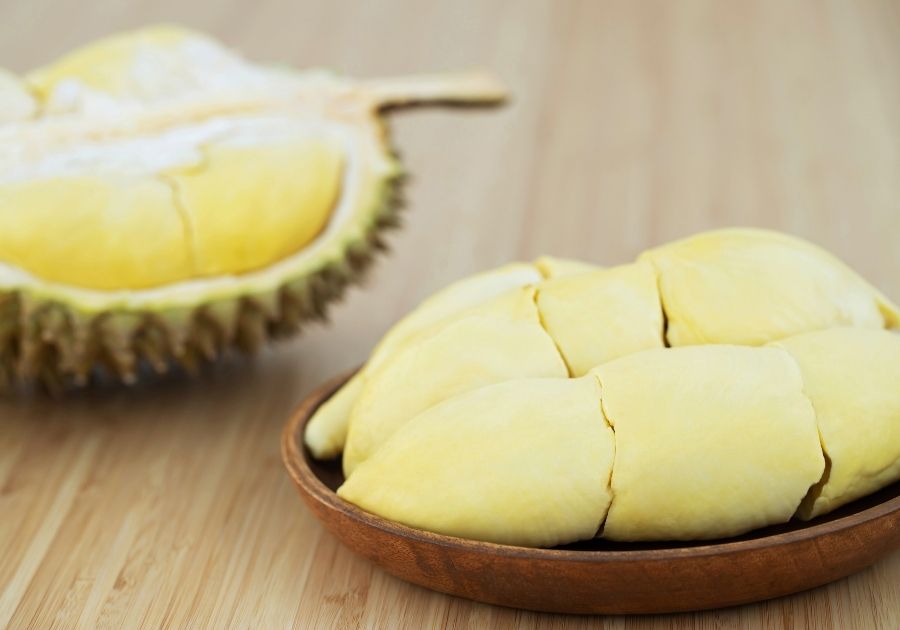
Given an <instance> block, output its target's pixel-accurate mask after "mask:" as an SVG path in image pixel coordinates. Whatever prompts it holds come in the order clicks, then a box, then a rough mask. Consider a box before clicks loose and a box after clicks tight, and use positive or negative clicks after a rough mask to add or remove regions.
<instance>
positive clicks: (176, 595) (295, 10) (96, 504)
mask: <svg viewBox="0 0 900 630" xmlns="http://www.w3.org/2000/svg"><path fill="white" fill-rule="evenodd" d="M156 21H179V22H184V23H186V24H188V25H191V26H194V27H198V28H201V29H204V30H208V31H210V32H212V33H213V34H215V35H217V36H219V37H221V38H223V39H224V40H226V41H227V42H228V43H229V44H232V45H234V46H237V47H240V48H241V49H243V50H244V51H245V52H246V53H247V54H248V55H249V56H251V57H252V58H254V59H261V60H272V61H286V62H290V63H293V64H297V65H309V66H329V67H333V68H336V69H338V70H341V71H344V72H347V73H349V74H353V75H359V76H366V77H368V76H378V75H387V74H399V73H407V72H421V71H433V70H445V69H457V68H467V67H471V66H475V65H484V66H487V67H489V68H492V69H494V70H495V71H496V72H498V73H499V74H500V76H502V77H503V78H504V80H505V81H506V82H508V84H509V86H510V87H511V89H512V91H513V93H514V101H513V102H512V103H511V104H510V105H509V106H508V107H507V108H505V109H503V110H496V111H484V112H482V111H473V112H469V111H449V112H438V111H423V112H412V113H408V114H404V115H402V117H401V116H397V117H396V120H395V126H394V128H395V131H396V143H397V145H398V146H399V147H401V148H402V152H403V154H404V156H405V158H406V160H407V163H408V165H409V166H410V167H411V169H412V170H413V171H414V173H415V178H414V180H413V181H412V183H411V185H410V187H409V194H408V200H409V206H410V209H409V211H408V212H407V213H406V227H405V229H404V230H403V231H402V232H395V233H393V234H392V235H391V238H390V242H391V245H392V247H393V253H392V255H391V256H390V257H389V258H386V259H383V260H381V261H380V264H379V265H378V266H377V269H376V270H375V272H374V273H373V274H372V275H371V277H370V281H369V283H368V284H367V286H366V288H364V289H357V290H353V291H352V292H351V294H350V295H349V297H348V299H347V300H346V301H345V302H344V303H343V304H341V305H339V306H338V307H337V308H335V309H334V310H333V318H332V323H331V325H329V326H327V327H324V326H314V327H311V328H310V329H309V330H307V332H306V334H305V335H303V336H302V337H300V338H298V339H296V340H294V341H291V342H287V343H283V344H281V345H278V346H276V347H274V348H271V349H267V350H266V351H264V352H262V353H261V354H259V355H258V356H257V357H255V358H253V359H252V360H241V359H237V358H232V359H229V360H227V361H226V362H224V363H223V364H221V365H218V366H216V367H214V368H212V369H210V370H208V371H206V372H204V373H203V374H202V375H201V376H199V377H198V378H193V379H189V378H186V377H183V376H173V377H169V378H162V379H159V380H157V381H155V382H150V383H144V384H142V385H140V386H137V387H134V388H130V389H129V388H115V387H106V388H103V389H101V390H94V391H87V392H82V393H76V394H72V395H69V396H66V397H64V398H63V399H61V400H50V399H47V398H43V397H41V396H29V397H20V398H16V399H9V398H7V399H5V400H0V549H2V550H3V552H2V555H0V627H3V626H9V627H13V628H26V627H27V628H50V627H61V628H67V627H76V626H78V627H86V628H93V627H98V628H99V627H108V628H120V627H124V628H133V627H147V628H156V627H188V626H190V627H210V628H226V627H234V628H285V627H291V626H293V627H347V628H351V627H357V626H366V627H401V626H405V627H413V628H424V627H449V628H483V627H488V626H490V625H493V626H495V627H500V628H504V627H508V628H513V627H516V628H518V627H523V628H538V627H554V628H578V627H608V628H631V627H643V626H644V625H646V626H648V627H664V628H681V627H686V628H732V627H735V628H737V627H740V628H770V627H772V628H776V627H808V628H851V629H852V628H860V629H863V628H865V629H869V628H879V627H880V628H898V627H900V554H894V555H893V556H891V557H889V558H886V559H885V560H883V561H881V562H880V563H879V564H877V565H875V566H874V567H872V568H870V569H869V570H867V571H865V572H863V573H861V574H859V575H856V576H854V577H851V578H849V579H845V580H842V581H840V582H838V583H835V584H832V585H830V586H827V587H824V588H820V589H817V590H814V591H811V592H807V593H802V594H799V595H796V596H793V597H788V598H784V599H780V600H775V601H770V602H765V603H761V604H757V605H750V606H744V607H740V608H734V609H727V610H721V611H714V612H706V613H696V614H684V615H677V616H667V617H655V618H650V617H645V618H603V619H599V618H593V619H592V618H578V617H566V616H553V615H542V614H535V613H529V612H522V611H516V610H509V609H502V608H496V607H491V606H487V605H481V604H476V603H473V602H469V601H465V600H461V599H455V598H451V597H447V596H444V595H440V594H437V593H432V592H429V591H426V590H423V589H421V588H418V587H414V586H411V585H408V584H405V583H403V582H400V581H399V580H396V579H394V578H392V577H390V576H388V575H386V574H385V573H383V572H381V571H380V570H378V569H376V568H375V567H373V566H372V565H370V564H368V563H367V562H366V561H363V560H361V559H359V558H357V557H355V556H354V555H352V554H351V553H350V552H349V551H347V550H346V549H344V548H342V547H341V546H340V545H338V544H337V543H336V542H335V540H334V539H332V538H331V537H330V536H329V535H328V534H327V533H326V532H325V531H324V530H323V529H322V527H320V525H319V524H318V523H317V521H316V520H315V519H314V518H313V517H312V515H311V513H310V512H308V511H307V510H306V509H305V508H304V507H303V505H302V504H301V502H300V500H299V499H298V497H297V496H296V493H295V490H294V488H293V487H292V486H291V483H290V481H289V479H288V477H287V475H286V474H285V471H284V469H283V467H282V464H281V461H280V457H279V440H278V438H279V432H280V430H281V427H282V424H283V422H284V421H285V420H286V418H287V416H288V413H289V412H290V410H291V408H292V407H293V406H294V405H295V404H297V403H298V402H299V401H300V400H301V399H302V398H303V396H304V395H305V394H306V393H308V392H309V391H310V390H311V389H312V388H313V387H314V386H316V385H317V384H319V383H320V382H322V381H323V380H325V379H326V378H328V377H330V376H332V375H334V374H336V373H337V372H339V371H342V370H345V369H347V368H349V367H351V366H353V365H355V364H358V363H359V362H361V361H362V360H363V359H364V358H365V356H366V354H367V352H368V350H369V349H370V348H371V346H372V345H373V343H374V342H375V341H376V340H377V339H378V337H379V336H380V334H381V333H383V331H384V330H385V329H386V328H387V327H388V326H389V325H390V324H391V323H392V322H393V321H395V320H396V319H397V318H398V317H399V316H400V315H401V314H403V313H404V312H405V311H407V310H408V309H409V308H410V307H411V306H413V305H414V304H415V303H416V302H417V301H418V300H420V299H421V298H423V297H424V296H426V295H427V294H429V293H430V292H431V291H433V290H435V289H436V288H438V287H441V286H442V285H444V284H446V283H447V282H449V281H450V280H452V279H454V278H457V277H460V276H462V275H464V274H468V273H471V272H474V271H476V270H479V269H482V268H486V267H490V266H493V265H498V264H501V263H503V262H505V261H508V260H511V259H516V258H528V257H532V256H535V255H537V254H540V253H554V254H558V255H566V256H573V257H583V258H586V259H588V260H592V261H596V262H599V263H606V264H611V263H615V262H624V261H626V260H628V259H630V258H632V257H634V256H635V255H636V254H637V253H638V252H639V251H640V250H641V249H643V248H645V247H648V246H651V245H654V244H657V243H660V242H662V241H664V240H668V239H671V238H674V237H678V236H682V235H686V234H688V233H691V232H694V231H698V230H702V229H706V228H711V227H717V226H724V225H757V226H763V227H770V228H777V229H782V230H786V231H788V232H792V233H795V234H798V235H801V236H803V237H807V238H810V239H812V240H814V241H816V242H818V243H820V244H822V245H824V246H825V247H827V248H829V249H831V250H832V251H834V252H835V253H837V254H838V255H839V256H841V257H842V258H844V259H845V260H846V261H848V262H849V263H850V264H851V265H852V266H854V267H855V268H857V269H858V270H859V271H860V272H861V273H862V274H864V275H865V276H866V277H868V278H869V279H870V280H872V281H873V282H875V283H876V284H878V285H879V286H880V287H881V288H882V289H884V290H885V291H886V292H887V293H888V294H889V295H890V296H892V297H893V298H894V299H900V5H898V4H897V3H896V2H891V1H889V0H885V1H884V2H860V3H852V4H851V3H844V2H837V1H834V2H815V3H813V2H809V3H806V2H789V3H785V2H781V1H780V0H772V1H770V2H747V3H721V2H715V1H712V0H711V1H709V2H702V1H693V0H691V1H685V2H679V3H673V2H657V3H652V2H646V3H645V2H640V3H633V2H624V1H623V2H605V1H604V2H600V1H587V0H586V1H584V2H571V1H559V2H551V1H549V0H548V1H546V2H538V1H525V2H513V1H512V0H510V1H478V0H469V1H457V2H448V3H440V4H437V3H419V2H415V1H414V0H381V1H378V2H375V1H372V2H365V3H362V2H360V3H346V2H328V3H325V2H320V3H316V2H292V1H290V0H283V1H279V0H254V1H252V2H251V1H250V0H232V1H230V2H223V3H215V4H214V3H206V2H184V1H183V0H180V1H176V0H162V1H158V0H153V1H151V0H143V1H141V2H134V3H126V2H111V1H108V0H106V1H104V0H78V1H76V0H70V1H56V0H53V1H50V0H31V1H28V2H25V1H20V0H0V65H4V66H6V67H9V68H11V69H13V70H19V71H21V70H25V69H27V68H29V67H32V66H35V65H37V64H40V63H43V62H45V61H48V60H50V59H51V58H52V57H54V56H55V55H57V54H59V53H62V52H63V51H65V50H66V49H69V48H71V47H73V46H75V45H77V44H79V43H82V42H84V41H86V40H88V39H90V38H92V37H95V36H98V35H100V34H103V33H107V32H110V31H113V30H118V29H121V28H126V27H133V26H137V25H140V24H143V23H146V22H156Z"/></svg>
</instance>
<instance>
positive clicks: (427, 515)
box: [338, 376, 614, 546]
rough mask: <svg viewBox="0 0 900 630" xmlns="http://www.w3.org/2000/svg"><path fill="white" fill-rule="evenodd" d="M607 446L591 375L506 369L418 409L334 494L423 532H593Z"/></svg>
mask: <svg viewBox="0 0 900 630" xmlns="http://www.w3.org/2000/svg"><path fill="white" fill-rule="evenodd" d="M613 456H614V444H613V436H612V432H611V431H610V429H609V427H608V426H607V425H606V423H605V422H604V420H603V414H602V412H601V410H600V398H599V391H598V387H597V383H596V380H595V379H594V378H593V377H591V376H588V377H586V378H581V379H524V380H511V381H508V382H504V383H499V384H495V385H489V386H487V387H482V388H480V389H476V390H474V391H471V392H468V393H466V394H462V395H460V396H457V397H455V398H451V399H449V400H447V401H445V402H443V403H441V404H439V405H436V406H434V407H432V408H431V409H429V410H427V411H425V412H423V413H421V414H419V415H417V416H416V417H415V418H413V419H412V420H411V421H410V422H408V423H407V424H406V425H404V426H403V427H402V428H401V429H399V430H398V431H397V433H396V434H395V435H394V437H393V438H392V439H391V440H390V441H389V442H388V443H387V444H386V445H385V446H384V447H383V448H382V449H380V450H379V451H378V452H376V453H375V454H374V455H373V456H372V457H371V458H369V459H368V460H367V461H365V462H364V463H363V464H361V465H360V466H359V467H358V468H357V469H356V470H355V471H354V472H353V474H352V475H350V477H349V478H348V479H347V480H346V481H345V482H344V484H343V485H342V486H341V487H340V488H339V489H338V496H340V497H342V498H343V499H345V500H347V501H350V502H351V503H355V504H356V505H359V506H360V507H362V508H363V509H365V510H368V511H370V512H373V513H375V514H379V515H381V516H383V517H385V518H389V519H391V520H394V521H397V522H400V523H404V524H406V525H410V526H412V527H419V528H422V529H427V530H429V531H433V532H438V533H442V534H448V535H452V536H461V537H464V538H471V539H475V540H484V541H491V542H499V543H504V544H512V545H528V546H552V545H557V544H562V543H567V542H572V541H576V540H582V539H585V538H591V537H592V536H594V534H595V533H596V531H597V529H598V527H599V526H600V523H601V522H602V521H603V518H604V516H605V514H606V509H607V507H608V506H609V502H610V494H609V489H608V485H609V475H610V471H611V469H612V462H613Z"/></svg>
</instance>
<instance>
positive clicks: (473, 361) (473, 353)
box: [343, 287, 568, 475]
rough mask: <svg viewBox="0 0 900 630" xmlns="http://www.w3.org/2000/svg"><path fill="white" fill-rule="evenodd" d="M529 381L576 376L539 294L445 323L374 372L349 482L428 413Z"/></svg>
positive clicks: (502, 299) (358, 417) (516, 294)
mask: <svg viewBox="0 0 900 630" xmlns="http://www.w3.org/2000/svg"><path fill="white" fill-rule="evenodd" d="M484 348H490V351H487V352H486V351H483V349H484ZM529 376H533V377H559V378H565V377H567V376H568V370H567V369H566V365H565V363H564V362H563V360H562V358H561V357H560V355H559V352H558V351H557V349H556V346H555V345H554V343H553V340H552V339H551V338H550V336H549V335H547V333H546V332H545V331H544V329H543V328H542V327H541V323H540V319H539V317H538V313H537V308H536V306H535V304H534V288H533V287H525V288H519V289H513V290H511V291H509V292H507V293H505V294H503V295H501V296H499V297H497V298H495V299H493V300H491V301H489V302H487V303H485V304H482V305H478V306H475V307H473V308H472V309H471V310H470V311H467V312H465V313H464V314H461V315H460V316H459V317H455V318H451V319H450V320H449V321H447V322H440V323H438V324H437V325H436V326H435V327H434V328H433V329H430V330H428V331H427V333H426V332H423V334H422V335H421V336H420V337H419V338H418V339H417V341H416V342H414V343H410V344H407V345H404V346H403V347H402V348H400V349H399V350H398V351H397V352H395V353H393V354H392V355H391V356H390V357H388V358H387V359H385V360H384V361H383V362H382V363H381V364H379V365H378V366H376V367H375V368H374V369H373V370H371V371H368V372H367V374H366V380H365V384H364V386H363V389H362V392H361V394H360V396H359V398H358V399H357V401H356V403H355V404H354V406H353V411H352V413H351V415H350V420H349V429H348V432H347V442H346V444H345V448H344V458H343V466H344V472H345V474H347V475H349V474H351V473H352V472H353V470H354V469H355V468H356V467H357V466H359V465H360V464H361V463H362V462H364V461H365V460H366V459H367V458H368V457H371V456H372V454H373V453H375V452H377V450H378V449H379V448H380V447H381V445H383V444H384V443H385V442H386V441H387V440H388V439H390V437H391V436H392V435H393V434H394V433H395V432H396V431H397V429H399V428H400V427H401V426H402V425H403V424H405V423H406V422H408V421H409V420H410V419H411V418H412V417H413V416H415V415H416V414H417V413H419V412H421V411H424V410H425V409H427V408H428V407H430V406H432V405H434V404H436V403H438V402H440V401H442V400H445V399H447V398H450V397H451V396H454V395H457V394H461V393H463V392H466V391H469V390H472V389H476V388H478V387H482V386H484V385H488V384H491V383H496V382H500V381H504V380H508V379H511V378H522V377H529Z"/></svg>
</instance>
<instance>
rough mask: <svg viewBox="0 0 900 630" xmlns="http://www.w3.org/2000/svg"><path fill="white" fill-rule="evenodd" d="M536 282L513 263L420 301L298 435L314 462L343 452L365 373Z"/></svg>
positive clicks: (524, 266) (529, 271) (534, 275)
mask: <svg viewBox="0 0 900 630" xmlns="http://www.w3.org/2000/svg"><path fill="white" fill-rule="evenodd" d="M540 279H541V276H540V274H539V273H538V271H537V270H536V269H535V268H534V267H533V266H532V265H528V264H523V263H513V264H509V265H505V266H503V267H500V268H498V269H494V270H491V271H487V272H484V273H479V274H475V275H474V276H470V277H467V278H464V279H462V280H459V281H457V282H454V283H453V284H451V285H450V286H448V287H446V288H445V289H442V290H441V291H438V292H437V293H435V294H434V295H432V296H431V297H429V298H428V299H426V300H425V301H424V302H422V303H421V304H420V305H419V306H418V307H417V308H415V309H414V310H413V311H412V312H411V313H409V314H408V315H407V316H406V317H404V318H403V319H401V320H400V321H399V322H398V323H397V324H395V325H394V326H393V327H392V328H391V329H390V330H389V331H388V332H387V334H385V336H384V337H383V338H382V340H381V341H380V342H379V344H378V346H376V348H375V350H374V351H373V352H372V355H371V356H370V357H369V360H368V362H367V363H366V364H365V366H363V368H362V369H360V370H359V371H358V372H357V373H356V374H354V375H353V376H352V377H351V378H350V380H349V381H347V383H345V384H344V386H343V387H341V388H340V389H339V390H338V391H337V392H335V393H334V395H333V396H332V397H331V398H330V399H329V400H328V401H327V402H326V403H325V404H323V405H322V406H321V407H320V408H319V409H317V410H316V412H315V414H314V415H313V417H312V418H311V419H310V421H309V423H308V424H307V427H306V431H305V433H304V440H305V442H306V446H307V447H308V448H309V449H310V451H312V453H313V455H314V456H315V457H316V458H318V459H330V458H333V457H336V456H337V455H338V454H339V453H340V452H341V451H342V450H343V449H344V442H345V441H346V439H347V429H348V424H349V421H350V412H351V410H352V408H353V405H354V404H355V403H356V399H357V398H358V397H359V395H360V393H361V392H362V389H363V384H364V382H365V379H366V373H367V372H368V371H369V370H373V369H374V368H375V367H376V366H378V365H379V364H380V363H381V362H382V361H383V360H384V359H385V358H386V357H388V356H389V355H390V354H391V353H392V352H394V351H395V350H396V349H397V348H399V347H401V346H403V345H405V344H408V343H411V342H412V341H413V340H414V339H415V338H416V336H417V335H418V334H419V333H420V332H421V331H423V330H428V329H429V328H433V327H434V326H435V325H436V324H438V323H439V322H441V321H445V320H447V319H448V318H450V317H452V316H454V315H456V314H458V313H460V312H462V311H465V310H466V309H468V308H471V307H473V306H476V305H478V304H481V303H483V302H487V301H489V300H490V299H492V298H494V297H496V296H497V295H499V294H501V293H505V292H507V291H509V290H511V289H514V288H517V287H522V286H526V285H529V284H535V283H537V282H538V281H539V280H540Z"/></svg>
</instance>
